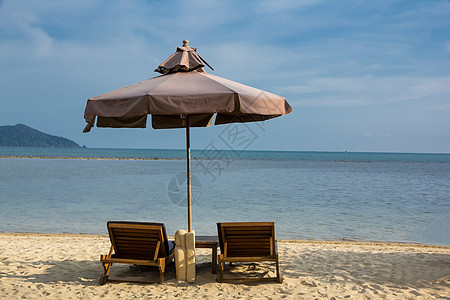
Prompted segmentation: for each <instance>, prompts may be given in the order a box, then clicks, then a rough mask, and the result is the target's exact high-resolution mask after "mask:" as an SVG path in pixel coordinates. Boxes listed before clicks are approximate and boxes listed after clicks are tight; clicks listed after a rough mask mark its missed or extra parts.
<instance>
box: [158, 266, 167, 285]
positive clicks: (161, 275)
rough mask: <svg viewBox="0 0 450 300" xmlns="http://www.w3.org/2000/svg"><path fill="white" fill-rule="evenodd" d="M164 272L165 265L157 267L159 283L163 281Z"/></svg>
mask: <svg viewBox="0 0 450 300" xmlns="http://www.w3.org/2000/svg"><path fill="white" fill-rule="evenodd" d="M165 271H166V265H164V264H162V265H159V283H163V281H164V272H165Z"/></svg>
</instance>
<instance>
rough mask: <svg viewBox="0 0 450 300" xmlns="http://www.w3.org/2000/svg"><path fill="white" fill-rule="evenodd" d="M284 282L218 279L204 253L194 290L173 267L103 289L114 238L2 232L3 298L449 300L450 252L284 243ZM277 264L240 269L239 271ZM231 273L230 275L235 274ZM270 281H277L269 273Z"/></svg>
mask: <svg viewBox="0 0 450 300" xmlns="http://www.w3.org/2000/svg"><path fill="white" fill-rule="evenodd" d="M278 245H279V246H278V247H279V253H280V256H281V268H282V272H283V277H284V282H283V283H282V284H276V283H264V282H263V283H223V284H219V283H217V282H216V281H215V279H216V276H215V275H213V274H211V255H210V250H209V249H197V252H196V257H197V258H196V259H197V279H196V282H195V283H194V284H187V283H181V282H177V281H176V279H175V272H174V268H173V265H169V269H168V272H167V273H166V276H165V281H164V283H163V284H136V283H108V284H106V285H103V286H100V285H99V284H98V279H99V277H100V276H101V274H102V271H103V269H102V267H101V264H100V262H99V256H100V254H106V253H107V251H108V249H109V246H110V242H109V239H108V237H107V236H99V235H73V234H60V235H58V234H27V233H24V234H22V233H0V297H1V298H3V299H33V298H42V297H46V298H48V299H99V298H108V299H131V298H143V299H145V298H150V299H153V298H157V299H160V298H161V299H176V298H178V299H199V298H205V299H213V298H216V299H217V298H220V299H281V298H286V299H384V298H388V299H449V298H450V247H439V246H426V245H409V244H393V243H358V242H316V241H279V244H278ZM249 268H251V269H256V270H255V271H253V272H256V273H258V272H259V273H260V274H259V275H260V276H264V274H266V273H267V271H270V272H272V271H273V270H274V269H273V266H272V265H257V266H249V265H237V266H234V267H233V272H240V271H245V270H248V269H249ZM228 271H231V270H228ZM269 275H273V274H270V273H269ZM141 276H144V277H145V278H150V277H152V276H155V278H156V277H158V272H157V271H156V270H154V269H145V268H142V267H135V266H132V267H130V266H128V265H114V266H113V268H112V270H111V278H137V277H141Z"/></svg>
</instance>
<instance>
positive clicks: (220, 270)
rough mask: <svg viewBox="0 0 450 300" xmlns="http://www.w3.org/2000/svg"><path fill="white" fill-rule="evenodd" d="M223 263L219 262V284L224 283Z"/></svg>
mask: <svg viewBox="0 0 450 300" xmlns="http://www.w3.org/2000/svg"><path fill="white" fill-rule="evenodd" d="M223 266H224V263H223V262H219V274H217V282H220V283H222V282H223Z"/></svg>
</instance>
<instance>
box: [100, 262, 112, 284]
mask: <svg viewBox="0 0 450 300" xmlns="http://www.w3.org/2000/svg"><path fill="white" fill-rule="evenodd" d="M102 265H103V269H104V271H105V272H104V273H103V275H102V276H101V277H100V282H99V283H100V285H104V284H105V283H106V282H108V277H109V270H110V269H111V266H112V263H103V264H102Z"/></svg>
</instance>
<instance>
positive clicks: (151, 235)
mask: <svg viewBox="0 0 450 300" xmlns="http://www.w3.org/2000/svg"><path fill="white" fill-rule="evenodd" d="M108 232H109V237H110V240H111V243H112V245H113V246H114V253H115V254H114V257H117V258H134V259H149V260H156V259H157V258H158V257H165V256H167V255H169V243H168V240H167V233H166V228H165V226H164V224H162V223H144V222H115V221H110V222H108Z"/></svg>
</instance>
